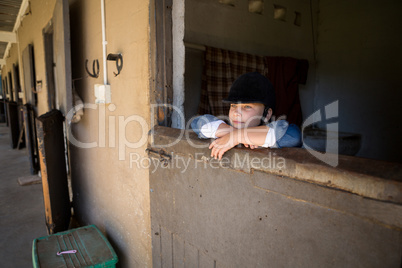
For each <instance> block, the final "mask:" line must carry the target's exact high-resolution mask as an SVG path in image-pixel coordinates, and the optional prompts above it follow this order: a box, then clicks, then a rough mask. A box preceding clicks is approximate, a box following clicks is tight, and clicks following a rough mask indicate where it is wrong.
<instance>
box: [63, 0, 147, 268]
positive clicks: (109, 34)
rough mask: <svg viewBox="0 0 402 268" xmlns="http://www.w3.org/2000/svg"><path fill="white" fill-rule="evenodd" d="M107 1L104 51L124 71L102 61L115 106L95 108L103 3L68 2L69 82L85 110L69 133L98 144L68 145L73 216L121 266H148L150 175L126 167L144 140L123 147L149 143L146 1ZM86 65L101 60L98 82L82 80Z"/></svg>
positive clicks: (142, 169)
mask: <svg viewBox="0 0 402 268" xmlns="http://www.w3.org/2000/svg"><path fill="white" fill-rule="evenodd" d="M105 2H106V3H105V11H106V39H107V42H108V44H107V53H121V54H122V55H123V69H122V71H121V74H120V75H119V76H117V77H115V76H114V74H113V72H117V70H116V64H115V62H110V61H108V62H107V67H108V72H107V78H108V83H109V84H110V86H111V91H112V104H107V105H104V104H99V105H95V104H94V103H95V96H94V85H95V84H103V60H102V34H101V30H102V28H101V6H100V3H101V2H100V1H99V0H91V1H78V0H77V1H74V0H72V1H70V21H71V44H72V69H73V79H78V80H75V82H74V83H75V88H76V91H77V93H78V95H79V96H80V97H81V98H82V100H83V102H84V103H85V104H88V108H87V109H85V111H84V116H83V118H82V119H81V121H80V122H78V123H75V124H72V130H73V132H72V134H73V136H74V137H75V138H76V139H77V140H78V141H80V142H84V143H89V142H96V146H95V147H93V148H88V149H84V148H80V146H75V145H73V144H70V150H71V155H70V158H71V177H72V188H73V194H74V196H73V202H74V210H75V213H76V215H77V218H78V220H79V221H80V222H81V224H96V225H97V226H98V227H99V228H100V229H101V230H102V231H104V232H105V233H106V234H107V236H108V238H109V240H110V241H111V243H112V245H113V246H114V248H115V249H116V251H117V255H118V256H119V258H120V261H119V263H120V264H121V266H122V267H151V265H152V264H151V238H150V204H149V203H150V201H149V181H148V169H147V168H146V166H145V167H141V165H132V166H130V155H131V156H132V157H134V158H135V159H136V158H143V157H146V152H145V149H146V142H145V143H144V144H140V145H139V146H137V147H136V148H129V147H128V146H131V147H135V146H134V143H136V142H137V141H140V140H141V137H142V136H143V135H144V136H145V138H146V137H147V135H146V134H147V131H148V129H149V126H148V125H149V123H150V100H149V92H150V67H149V66H150V63H149V58H150V55H149V53H150V52H149V46H150V42H149V38H150V18H149V14H150V3H149V1H143V0H138V1H126V0H119V1H105ZM87 59H88V61H89V63H88V68H89V70H90V71H91V72H92V62H93V60H95V59H98V60H99V63H100V75H99V77H98V78H91V77H89V76H88V75H87V73H86V71H85V61H86V60H87ZM90 105H93V106H90ZM133 115H135V116H138V117H140V118H143V121H141V122H142V123H143V124H144V125H140V124H139V123H138V120H139V119H138V120H137V119H135V120H134V121H132V120H131V119H133V117H131V116H133ZM130 120H131V121H130ZM126 143H129V145H126Z"/></svg>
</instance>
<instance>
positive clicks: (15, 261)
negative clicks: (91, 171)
mask: <svg viewBox="0 0 402 268" xmlns="http://www.w3.org/2000/svg"><path fill="white" fill-rule="evenodd" d="M0 166H1V169H0V180H1V183H0V219H1V220H0V237H1V239H0V263H1V264H0V266H1V267H21V268H24V267H32V241H33V239H35V238H37V237H42V236H46V235H47V232H46V225H45V211H44V205H43V196H42V185H41V184H34V185H27V186H20V185H19V184H18V181H17V180H18V178H20V177H29V176H31V174H30V171H29V163H28V157H27V154H26V148H23V149H21V150H17V149H11V146H10V138H9V129H8V127H7V126H6V124H4V123H2V124H0Z"/></svg>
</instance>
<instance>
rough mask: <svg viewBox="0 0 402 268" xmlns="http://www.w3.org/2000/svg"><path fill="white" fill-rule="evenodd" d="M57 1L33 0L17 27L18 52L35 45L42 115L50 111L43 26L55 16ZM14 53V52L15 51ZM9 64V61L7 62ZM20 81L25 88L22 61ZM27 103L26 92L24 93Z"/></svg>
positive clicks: (38, 112) (38, 109)
mask: <svg viewBox="0 0 402 268" xmlns="http://www.w3.org/2000/svg"><path fill="white" fill-rule="evenodd" d="M55 3H56V1H55V0H50V1H31V2H30V9H31V14H29V15H27V16H25V17H24V18H23V20H22V22H21V24H20V27H19V28H18V29H17V35H18V39H17V40H18V42H19V43H18V45H17V44H16V46H17V47H18V53H19V54H20V55H22V51H23V50H24V49H25V48H26V47H27V46H28V45H29V44H32V45H33V49H34V59H35V63H34V68H35V74H36V81H42V89H41V91H40V92H38V94H37V96H38V106H37V116H40V115H42V114H44V113H46V112H48V111H49V106H48V95H47V81H46V70H45V53H44V52H45V51H44V44H43V33H42V30H43V28H44V27H45V26H46V25H47V24H48V23H49V21H50V20H51V18H52V16H53V10H54V6H55ZM13 54H14V53H13ZM17 57H19V56H17ZM7 65H8V62H7ZM20 69H21V70H20V81H21V87H22V89H23V90H24V79H22V78H23V77H24V76H23V69H22V62H21V63H20ZM24 103H25V94H24Z"/></svg>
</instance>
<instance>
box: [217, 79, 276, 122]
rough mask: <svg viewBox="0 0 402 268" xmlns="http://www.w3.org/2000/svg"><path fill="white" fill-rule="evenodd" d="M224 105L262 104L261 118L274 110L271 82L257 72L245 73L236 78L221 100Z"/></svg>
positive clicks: (273, 92) (273, 94) (273, 93)
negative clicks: (269, 110) (226, 95)
mask: <svg viewBox="0 0 402 268" xmlns="http://www.w3.org/2000/svg"><path fill="white" fill-rule="evenodd" d="M223 102H226V103H262V104H264V106H265V109H264V114H263V116H262V117H263V118H265V117H266V116H267V113H268V109H269V108H271V109H272V112H273V111H274V110H275V90H274V86H273V85H272V83H271V81H269V80H268V78H266V77H265V76H263V75H262V74H260V73H258V72H253V73H246V74H243V75H241V76H239V78H237V79H236V80H235V81H234V82H233V84H232V86H231V88H230V91H229V95H228V97H227V98H226V99H224V100H223Z"/></svg>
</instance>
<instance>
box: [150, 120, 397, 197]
mask: <svg viewBox="0 0 402 268" xmlns="http://www.w3.org/2000/svg"><path fill="white" fill-rule="evenodd" d="M150 134H151V136H150V144H149V148H150V149H152V151H154V152H155V151H160V152H161V153H163V154H165V155H169V154H172V153H174V154H176V155H181V156H187V157H190V158H194V159H195V160H198V161H204V162H209V163H212V162H214V161H216V162H217V164H220V165H221V166H222V167H224V168H225V167H226V168H232V169H235V170H238V171H242V172H246V173H252V172H253V170H259V171H262V172H265V173H269V174H275V175H279V176H286V177H289V178H293V179H297V180H300V181H306V182H310V183H314V184H318V185H322V186H326V187H329V188H333V189H338V190H343V191H346V192H350V193H353V194H357V195H360V196H363V197H367V198H372V199H375V200H380V201H386V202H391V203H395V204H402V164H399V163H391V162H385V161H378V160H372V159H365V158H360V157H353V156H343V155H340V156H339V163H338V166H337V167H332V166H329V165H327V164H325V163H324V162H321V161H320V160H318V159H316V158H315V157H314V156H313V155H311V154H310V153H309V152H308V151H307V150H306V149H300V148H283V149H254V150H251V149H247V148H244V147H243V148H234V149H232V150H230V151H228V152H227V153H226V154H225V155H224V159H223V160H222V161H220V162H218V161H217V160H214V159H213V158H211V157H210V150H209V149H208V145H209V143H210V141H209V140H200V139H198V138H197V136H196V135H195V133H194V132H192V131H182V130H179V129H173V128H167V127H161V126H157V127H155V128H154V129H153V130H152V131H151V132H150ZM196 147H198V148H196ZM264 161H265V162H264ZM278 163H282V164H278Z"/></svg>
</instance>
